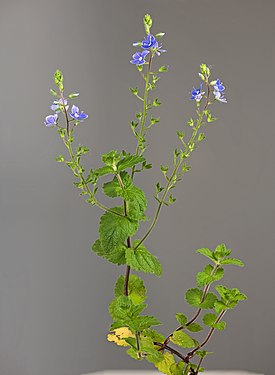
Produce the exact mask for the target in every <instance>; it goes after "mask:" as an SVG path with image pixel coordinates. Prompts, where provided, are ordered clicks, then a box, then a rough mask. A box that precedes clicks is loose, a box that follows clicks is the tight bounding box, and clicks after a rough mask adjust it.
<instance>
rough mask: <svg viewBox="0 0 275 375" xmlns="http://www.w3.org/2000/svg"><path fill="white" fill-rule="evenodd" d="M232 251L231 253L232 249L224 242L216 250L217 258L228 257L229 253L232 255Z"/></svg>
mask: <svg viewBox="0 0 275 375" xmlns="http://www.w3.org/2000/svg"><path fill="white" fill-rule="evenodd" d="M230 253H231V250H230V249H227V248H226V246H225V244H224V243H222V244H220V245H218V246H217V247H216V249H215V251H214V254H215V258H216V259H217V260H221V259H223V258H224V257H227V256H228V255H230Z"/></svg>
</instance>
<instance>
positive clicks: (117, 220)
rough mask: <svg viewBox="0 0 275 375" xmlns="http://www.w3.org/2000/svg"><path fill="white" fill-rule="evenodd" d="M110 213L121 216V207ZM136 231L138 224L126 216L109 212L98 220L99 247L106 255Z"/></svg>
mask: <svg viewBox="0 0 275 375" xmlns="http://www.w3.org/2000/svg"><path fill="white" fill-rule="evenodd" d="M112 211H114V212H117V213H119V214H121V215H123V208H122V207H114V208H112ZM137 229H138V222H136V221H133V220H130V219H129V218H128V217H126V216H118V215H114V214H112V213H111V212H110V211H109V212H106V213H105V214H103V215H102V216H101V218H100V223H99V233H100V241H101V246H102V248H103V249H104V251H105V252H106V253H108V252H110V251H112V250H113V249H115V248H117V247H118V246H120V245H122V244H123V243H124V241H125V240H126V239H127V238H128V237H131V236H133V235H134V234H135V233H136V231H137Z"/></svg>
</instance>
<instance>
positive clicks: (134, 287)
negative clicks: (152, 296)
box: [115, 274, 146, 305]
mask: <svg viewBox="0 0 275 375" xmlns="http://www.w3.org/2000/svg"><path fill="white" fill-rule="evenodd" d="M124 281H125V277H124V276H122V275H121V276H120V277H119V278H118V280H117V282H116V286H115V297H119V296H123V294H124ZM128 297H129V298H130V299H131V300H132V302H133V304H134V305H139V304H141V303H143V302H144V301H145V300H146V289H145V286H144V283H143V281H142V280H141V278H140V277H138V276H137V275H134V274H131V275H130V277H129V283H128Z"/></svg>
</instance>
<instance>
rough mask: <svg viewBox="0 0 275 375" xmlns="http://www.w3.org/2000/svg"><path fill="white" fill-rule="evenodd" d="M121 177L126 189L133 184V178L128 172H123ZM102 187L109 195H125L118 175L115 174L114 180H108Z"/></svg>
mask: <svg viewBox="0 0 275 375" xmlns="http://www.w3.org/2000/svg"><path fill="white" fill-rule="evenodd" d="M120 178H121V180H122V183H123V187H124V189H127V188H129V187H131V186H132V179H131V177H130V176H129V174H128V173H127V172H125V171H124V172H121V174H120ZM102 189H103V191H104V193H105V194H106V195H107V196H108V197H111V198H115V197H122V196H123V188H122V187H121V186H120V184H119V181H118V177H117V176H115V177H114V178H113V180H112V181H109V182H106V183H105V184H104V185H103V187H102Z"/></svg>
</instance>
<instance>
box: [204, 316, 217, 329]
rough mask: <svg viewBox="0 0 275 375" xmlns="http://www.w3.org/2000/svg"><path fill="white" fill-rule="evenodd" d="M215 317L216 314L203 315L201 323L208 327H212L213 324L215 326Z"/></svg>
mask: <svg viewBox="0 0 275 375" xmlns="http://www.w3.org/2000/svg"><path fill="white" fill-rule="evenodd" d="M217 317H218V316H217V315H216V314H212V313H210V314H205V315H204V317H203V318H202V321H203V323H204V324H205V325H206V326H208V327H211V328H212V327H213V324H215V322H216V319H217Z"/></svg>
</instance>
